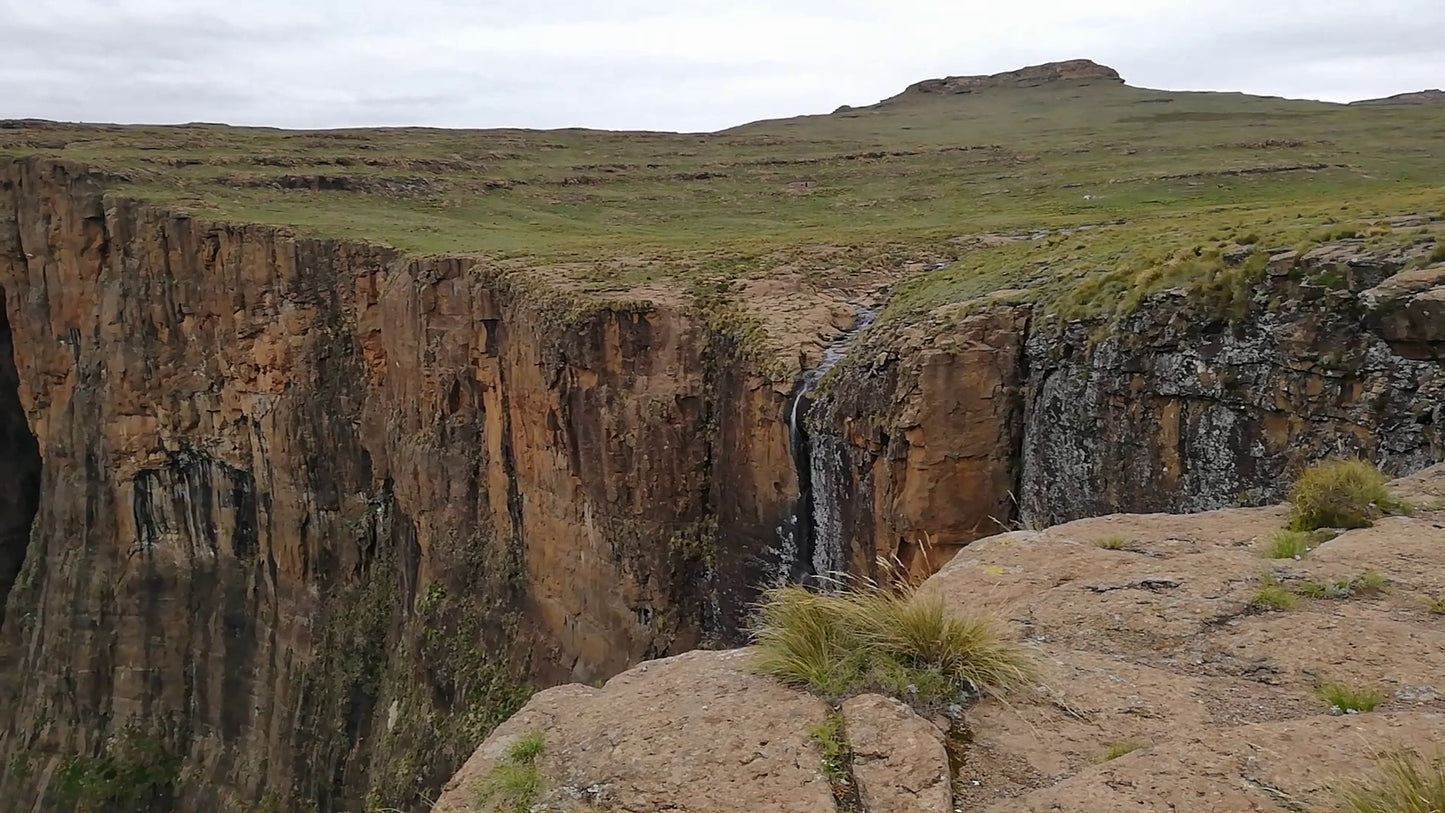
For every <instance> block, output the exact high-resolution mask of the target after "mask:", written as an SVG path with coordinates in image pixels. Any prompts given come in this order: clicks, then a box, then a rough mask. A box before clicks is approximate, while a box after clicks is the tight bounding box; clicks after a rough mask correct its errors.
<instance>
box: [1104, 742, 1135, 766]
mask: <svg viewBox="0 0 1445 813" xmlns="http://www.w3.org/2000/svg"><path fill="white" fill-rule="evenodd" d="M1143 747H1144V744H1143V743H1139V742H1132V741H1126V742H1111V743H1109V747H1108V748H1105V749H1104V759H1103V761H1104V762H1112V761H1113V760H1116V759H1118V758H1119V757H1122V756H1124V755H1125V754H1132V753H1134V752H1135V751H1138V750H1139V749H1140V748H1143Z"/></svg>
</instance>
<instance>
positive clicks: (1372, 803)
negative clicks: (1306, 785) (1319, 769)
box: [1335, 751, 1445, 813]
mask: <svg viewBox="0 0 1445 813" xmlns="http://www.w3.org/2000/svg"><path fill="white" fill-rule="evenodd" d="M1379 762H1380V768H1379V770H1378V772H1377V773H1376V775H1375V776H1374V777H1373V778H1371V779H1369V780H1365V781H1362V782H1358V783H1356V784H1355V785H1353V786H1351V787H1348V788H1346V789H1344V791H1343V792H1342V793H1341V794H1340V803H1339V805H1338V806H1337V807H1336V808H1335V809H1336V810H1337V811H1340V813H1445V756H1437V757H1435V758H1434V759H1430V760H1427V759H1425V758H1424V757H1422V756H1420V755H1419V754H1418V753H1415V752H1413V751H1406V752H1402V753H1398V754H1391V755H1389V756H1385V757H1382V758H1381V759H1380V760H1379Z"/></svg>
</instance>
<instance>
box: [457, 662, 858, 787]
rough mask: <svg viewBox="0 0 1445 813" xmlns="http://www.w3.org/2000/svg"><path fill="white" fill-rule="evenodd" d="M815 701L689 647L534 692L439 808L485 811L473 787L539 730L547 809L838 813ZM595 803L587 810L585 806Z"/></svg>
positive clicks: (822, 714) (821, 713) (821, 708)
mask: <svg viewBox="0 0 1445 813" xmlns="http://www.w3.org/2000/svg"><path fill="white" fill-rule="evenodd" d="M827 716H828V707H827V706H826V705H825V704H824V703H823V702H822V701H820V700H818V699H816V698H814V697H811V696H809V695H806V694H803V693H801V692H795V691H792V690H790V689H787V688H784V687H782V686H779V685H778V684H776V683H775V682H773V681H772V680H769V679H767V678H763V677H759V676H756V675H751V674H748V673H747V671H746V669H745V664H744V653H743V652H742V651H740V650H734V651H730V652H701V651H700V652H689V653H687V654H685V655H678V656H676V657H673V658H667V659H665V660H660V661H652V662H650V663H644V664H642V665H640V666H637V667H635V668H633V669H630V670H628V671H626V672H623V673H622V674H620V675H618V676H616V677H614V678H613V679H612V680H610V681H608V682H607V684H606V685H605V686H604V687H602V688H601V689H594V688H591V687H587V686H580V685H575V684H574V685H570V686H560V687H557V688H555V689H549V690H547V691H544V692H541V693H539V694H538V695H536V696H535V697H533V698H532V700H531V702H529V703H528V704H527V706H526V708H524V709H522V711H520V712H518V713H517V714H516V715H515V716H513V717H512V719H510V720H508V721H507V722H506V723H504V724H503V725H502V726H501V727H499V728H498V729H497V730H496V731H495V732H494V733H493V734H492V735H491V737H489V738H488V739H487V741H486V743H484V744H483V745H482V747H481V748H479V749H478V750H477V752H476V753H475V754H474V755H473V756H472V758H471V759H469V760H468V761H467V763H466V764H465V765H464V766H462V769H461V771H460V772H458V773H457V775H456V777H454V778H453V779H452V781H451V782H449V783H448V784H447V786H446V788H445V790H444V792H443V794H442V796H441V798H440V799H439V800H438V801H437V804H436V807H435V808H434V810H435V811H437V813H463V811H480V810H489V809H491V808H489V807H487V806H486V805H485V804H484V803H483V801H482V800H481V799H480V798H479V796H480V788H481V786H482V784H483V783H484V782H485V781H486V778H487V777H488V776H489V775H490V774H491V772H492V771H493V769H495V768H496V767H497V766H498V765H499V764H502V762H503V761H504V760H505V754H506V751H507V749H508V748H509V747H510V746H511V745H512V744H513V743H514V742H516V740H517V739H518V738H519V737H521V736H523V735H526V734H528V733H531V732H541V733H542V734H543V736H544V737H545V743H546V744H545V746H544V750H543V751H542V754H541V755H540V757H539V758H538V760H537V765H538V768H539V773H540V774H541V775H542V776H543V777H545V779H546V787H545V789H544V791H543V793H542V794H541V795H540V796H539V797H538V799H537V801H536V807H537V809H543V810H558V811H561V810H574V809H576V810H588V809H597V810H626V811H629V812H630V813H651V811H669V812H670V813H671V812H672V811H676V812H677V813H714V812H715V813H723V811H742V810H747V811H764V810H767V811H796V813H812V812H813V811H819V810H831V809H833V793H832V789H831V787H830V786H829V783H828V781H827V779H826V778H824V776H823V774H822V772H821V771H820V770H819V766H820V762H819V756H818V750H817V746H816V745H814V744H813V742H812V741H811V740H810V738H809V735H808V732H809V730H810V729H811V728H812V727H814V726H816V725H818V724H820V723H822V722H823V721H824V720H826V718H827ZM589 805H590V807H589Z"/></svg>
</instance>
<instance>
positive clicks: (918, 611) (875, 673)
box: [752, 582, 1034, 708]
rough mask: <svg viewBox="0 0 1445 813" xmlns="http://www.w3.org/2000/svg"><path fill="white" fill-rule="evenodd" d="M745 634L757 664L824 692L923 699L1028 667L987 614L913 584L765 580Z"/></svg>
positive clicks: (997, 687) (1011, 680)
mask: <svg viewBox="0 0 1445 813" xmlns="http://www.w3.org/2000/svg"><path fill="white" fill-rule="evenodd" d="M752 637H753V643H754V649H753V653H752V666H753V668H754V669H755V670H756V671H757V672H759V673H761V674H764V675H770V676H772V677H774V678H777V679H778V680H781V681H782V682H784V683H786V684H788V685H791V686H797V687H800V688H806V689H809V690H811V691H813V692H815V693H816V694H819V695H821V696H823V697H827V698H832V699H837V698H842V697H848V696H852V695H855V694H861V693H863V692H868V691H877V692H880V693H883V694H888V695H892V696H893V697H896V698H898V699H900V700H903V701H905V702H907V703H910V704H912V705H914V706H915V707H919V708H926V707H930V706H933V705H935V704H937V703H940V702H943V703H947V702H958V701H962V700H964V699H967V698H968V697H969V696H976V695H978V694H985V693H987V694H998V693H1003V692H1007V691H1009V690H1012V689H1017V688H1019V687H1021V686H1024V685H1026V684H1027V683H1028V682H1029V681H1030V680H1031V679H1032V676H1033V674H1034V667H1033V660H1032V658H1031V656H1030V654H1029V653H1028V651H1027V650H1026V649H1025V648H1024V647H1022V646H1020V645H1017V644H1014V643H1012V642H1009V641H1007V640H1005V639H1004V637H1003V635H1002V633H1001V631H1000V629H999V626H998V625H997V624H996V623H995V622H994V621H993V620H992V619H990V618H987V617H983V616H978V617H957V616H951V615H949V614H948V613H947V612H946V611H945V609H944V605H943V601H942V599H940V598H937V597H925V596H921V595H918V594H917V593H916V592H915V590H914V589H913V588H912V587H896V588H894V587H881V586H878V585H876V584H873V583H871V582H853V583H850V584H848V585H846V586H845V587H844V588H843V589H841V590H839V591H837V592H832V593H815V592H811V591H809V590H807V589H806V588H803V587H801V586H798V585H787V586H784V587H778V588H774V589H772V590H769V591H767V592H766V593H765V594H764V595H763V599H762V601H761V602H760V604H759V607H758V612H757V616H756V621H755V624H754V629H753V635H752Z"/></svg>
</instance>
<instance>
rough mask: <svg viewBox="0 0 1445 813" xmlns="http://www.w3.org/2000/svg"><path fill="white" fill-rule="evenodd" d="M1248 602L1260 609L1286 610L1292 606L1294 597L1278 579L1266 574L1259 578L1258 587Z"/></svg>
mask: <svg viewBox="0 0 1445 813" xmlns="http://www.w3.org/2000/svg"><path fill="white" fill-rule="evenodd" d="M1249 604H1250V606H1251V607H1255V608H1258V609H1261V610H1288V609H1290V608H1291V607H1293V606H1294V604H1295V597H1294V593H1291V592H1290V591H1289V590H1286V589H1285V588H1284V587H1283V586H1281V585H1280V583H1279V579H1276V578H1275V577H1274V576H1273V575H1267V576H1264V577H1262V578H1261V579H1260V584H1259V589H1258V590H1255V591H1254V596H1253V597H1252V598H1251V599H1250V600H1249Z"/></svg>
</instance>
